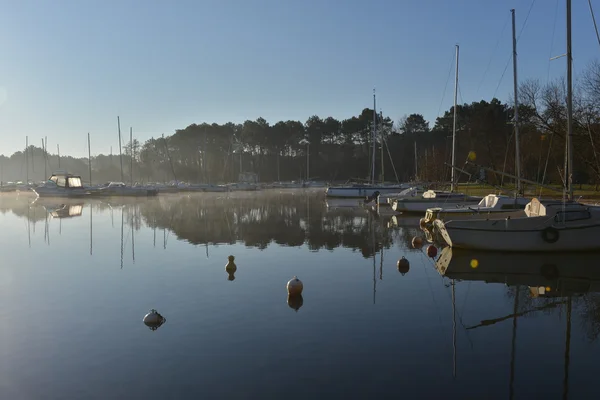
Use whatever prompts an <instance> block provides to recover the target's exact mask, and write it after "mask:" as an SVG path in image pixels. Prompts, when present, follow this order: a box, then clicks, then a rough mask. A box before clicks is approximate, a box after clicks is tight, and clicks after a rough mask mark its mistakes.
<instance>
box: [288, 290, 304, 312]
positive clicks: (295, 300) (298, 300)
mask: <svg viewBox="0 0 600 400" xmlns="http://www.w3.org/2000/svg"><path fill="white" fill-rule="evenodd" d="M287 304H288V306H289V307H290V308H291V309H293V310H294V311H296V312H298V310H299V309H300V307H302V304H304V299H303V298H302V295H301V294H297V295H288V297H287Z"/></svg>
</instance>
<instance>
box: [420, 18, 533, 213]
mask: <svg viewBox="0 0 600 400" xmlns="http://www.w3.org/2000/svg"><path fill="white" fill-rule="evenodd" d="M510 11H511V13H512V44H513V86H514V95H515V114H514V126H515V160H516V173H517V174H516V176H515V178H516V182H517V185H516V186H517V188H516V191H515V195H514V197H510V196H506V195H496V194H493V193H492V194H489V195H487V196H485V197H484V198H483V199H481V201H480V202H479V204H477V205H476V206H470V205H464V206H462V207H434V208H428V209H427V211H426V212H425V221H424V222H425V223H426V224H431V223H433V221H434V220H435V219H445V218H454V219H455V218H457V217H462V216H469V215H479V214H488V216H487V218H488V219H489V218H490V216H489V214H495V215H496V216H498V218H506V217H507V216H508V215H505V213H506V212H507V211H509V210H524V209H525V206H527V204H528V203H529V200H528V199H526V198H524V197H519V196H518V194H519V193H520V192H521V157H520V148H519V96H518V90H517V89H518V79H517V37H516V35H515V10H514V9H513V10H510ZM500 213H502V214H500ZM511 216H512V217H520V216H525V214H524V213H519V212H515V213H513V214H512V215H511ZM496 219H497V218H496Z"/></svg>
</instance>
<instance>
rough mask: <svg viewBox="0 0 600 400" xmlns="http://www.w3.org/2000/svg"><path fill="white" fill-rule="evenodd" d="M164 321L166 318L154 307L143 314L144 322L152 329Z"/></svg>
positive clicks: (155, 328)
mask: <svg viewBox="0 0 600 400" xmlns="http://www.w3.org/2000/svg"><path fill="white" fill-rule="evenodd" d="M165 322H167V320H166V318H165V317H163V316H162V315H160V314H159V312H158V311H156V310H155V309H152V310H150V311H149V312H148V314H146V315H145V316H144V324H145V325H146V326H147V327H148V328H150V330H152V331H155V330H157V329H158V328H160V327H161V325H162V324H164V323H165Z"/></svg>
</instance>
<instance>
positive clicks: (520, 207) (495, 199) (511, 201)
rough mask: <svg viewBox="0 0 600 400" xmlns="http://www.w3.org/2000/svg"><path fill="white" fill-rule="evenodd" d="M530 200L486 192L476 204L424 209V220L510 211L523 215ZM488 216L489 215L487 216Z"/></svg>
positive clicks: (498, 213) (431, 221)
mask: <svg viewBox="0 0 600 400" xmlns="http://www.w3.org/2000/svg"><path fill="white" fill-rule="evenodd" d="M529 202H530V200H529V199H526V198H524V197H517V198H514V197H511V196H506V195H497V194H488V195H487V196H485V197H484V198H483V199H481V201H480V202H479V204H477V205H462V206H460V207H458V206H457V207H454V208H453V207H444V208H442V207H433V208H428V209H427V211H425V219H424V222H425V223H427V224H431V223H433V221H434V220H436V219H442V220H446V219H456V218H462V217H468V216H471V215H486V214H493V215H500V214H502V215H503V216H504V214H505V213H510V212H511V211H514V212H513V213H512V217H518V216H523V217H524V216H525V211H524V210H525V207H526V206H527V204H529ZM486 216H487V215H486ZM504 217H505V216H504ZM488 218H489V216H488Z"/></svg>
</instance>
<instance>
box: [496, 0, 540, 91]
mask: <svg viewBox="0 0 600 400" xmlns="http://www.w3.org/2000/svg"><path fill="white" fill-rule="evenodd" d="M534 4H535V0H532V2H531V5H530V6H529V10H528V11H527V15H526V16H525V21H523V25H522V26H521V30H520V31H519V35H518V36H517V43H518V42H519V39H520V38H521V34H522V33H523V30H524V29H525V26H526V25H527V20H528V19H529V15H531V10H532V9H533V5H534ZM512 56H513V55H512V51H511V53H510V57H508V61H507V62H506V65H505V66H504V71H502V76H500V81H499V82H498V86H496V90H495V91H494V95H493V96H492V98H494V97H496V94H497V93H498V89H499V88H500V85H501V84H502V79H504V74H506V70H507V69H508V65H509V64H510V61H511V60H512Z"/></svg>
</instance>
